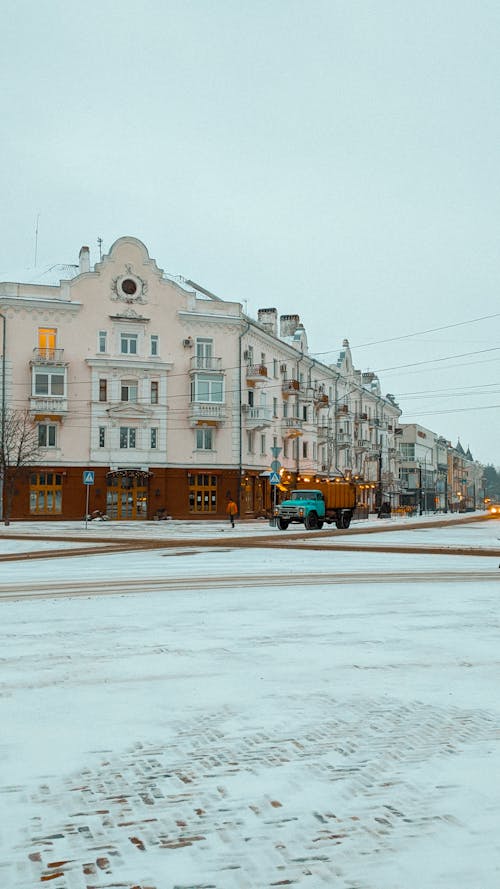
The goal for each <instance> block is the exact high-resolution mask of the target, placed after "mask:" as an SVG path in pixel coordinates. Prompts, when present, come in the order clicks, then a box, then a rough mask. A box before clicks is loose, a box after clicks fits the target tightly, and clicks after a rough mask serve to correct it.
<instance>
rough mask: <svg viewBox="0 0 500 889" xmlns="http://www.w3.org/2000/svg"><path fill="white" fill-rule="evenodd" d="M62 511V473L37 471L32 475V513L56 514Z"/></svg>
mask: <svg viewBox="0 0 500 889" xmlns="http://www.w3.org/2000/svg"><path fill="white" fill-rule="evenodd" d="M61 512H62V475H61V474H60V473H57V472H35V473H33V474H32V475H31V476H30V513H31V514H32V515H56V514H60V513H61Z"/></svg>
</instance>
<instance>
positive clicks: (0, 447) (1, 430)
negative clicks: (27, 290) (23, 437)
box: [0, 312, 7, 521]
mask: <svg viewBox="0 0 500 889" xmlns="http://www.w3.org/2000/svg"><path fill="white" fill-rule="evenodd" d="M0 318H1V319H2V403H1V417H0V521H3V515H4V509H3V501H4V497H3V493H4V483H5V364H6V361H5V343H6V326H7V319H6V317H5V315H2V313H1V312H0Z"/></svg>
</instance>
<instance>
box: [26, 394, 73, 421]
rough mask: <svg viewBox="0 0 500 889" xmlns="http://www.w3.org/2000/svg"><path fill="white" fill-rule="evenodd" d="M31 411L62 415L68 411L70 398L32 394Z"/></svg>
mask: <svg viewBox="0 0 500 889" xmlns="http://www.w3.org/2000/svg"><path fill="white" fill-rule="evenodd" d="M30 411H31V413H33V414H50V415H51V416H61V415H62V414H67V413H68V399H67V398H62V397H61V396H59V395H53V396H50V395H32V396H31V397H30Z"/></svg>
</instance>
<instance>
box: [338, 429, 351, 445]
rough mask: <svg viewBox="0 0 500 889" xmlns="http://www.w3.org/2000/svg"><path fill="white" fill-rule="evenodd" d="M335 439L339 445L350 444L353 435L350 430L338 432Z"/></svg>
mask: <svg viewBox="0 0 500 889" xmlns="http://www.w3.org/2000/svg"><path fill="white" fill-rule="evenodd" d="M335 441H336V442H337V444H338V445H346V446H347V445H350V444H351V436H350V435H349V433H348V432H337V435H336V436H335Z"/></svg>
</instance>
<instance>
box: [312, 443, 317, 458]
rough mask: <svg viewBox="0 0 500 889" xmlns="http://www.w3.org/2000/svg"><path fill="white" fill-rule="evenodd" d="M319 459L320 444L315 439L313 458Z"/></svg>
mask: <svg viewBox="0 0 500 889" xmlns="http://www.w3.org/2000/svg"><path fill="white" fill-rule="evenodd" d="M317 459H318V446H317V444H316V442H315V441H313V460H317Z"/></svg>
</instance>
